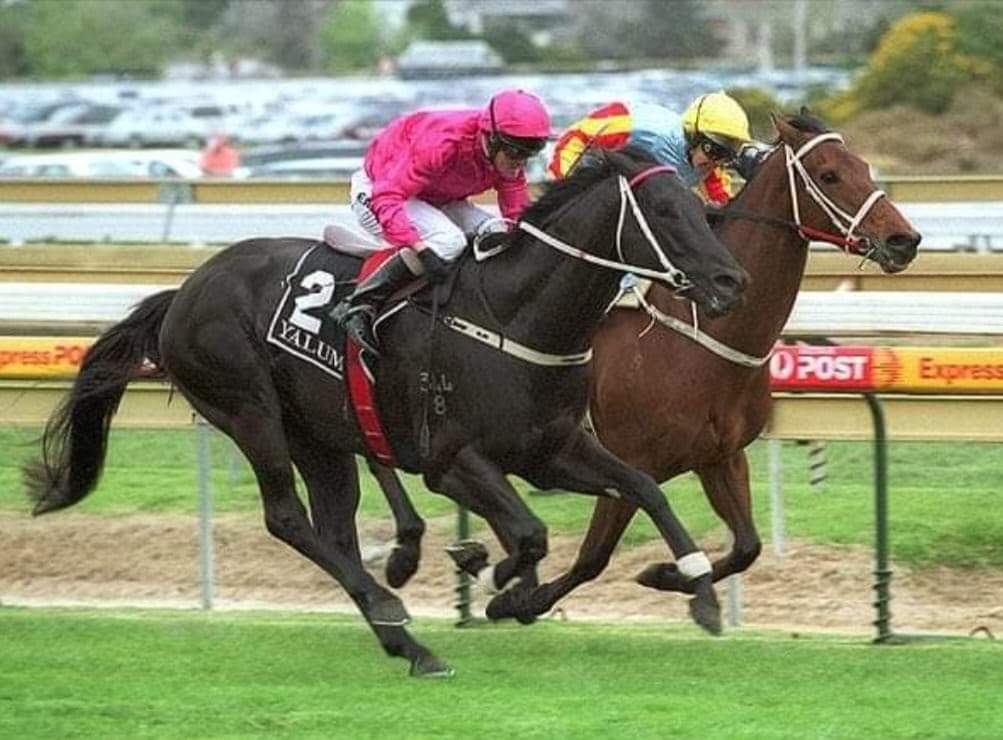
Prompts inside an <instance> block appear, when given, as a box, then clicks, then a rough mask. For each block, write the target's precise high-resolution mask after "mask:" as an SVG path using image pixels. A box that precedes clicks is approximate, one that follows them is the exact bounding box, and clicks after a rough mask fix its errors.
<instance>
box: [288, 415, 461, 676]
mask: <svg viewBox="0 0 1003 740" xmlns="http://www.w3.org/2000/svg"><path fill="white" fill-rule="evenodd" d="M289 443H290V448H291V449H292V457H293V460H294V461H295V463H296V467H297V468H298V469H299V471H300V474H301V475H302V476H303V481H304V482H305V483H306V487H307V492H308V495H309V501H310V518H311V520H312V522H313V528H314V531H316V532H317V535H318V537H320V538H321V539H322V540H323V541H325V542H330V543H331V544H333V545H334V546H335V547H336V548H338V550H340V551H341V552H342V553H343V554H344V556H345V557H346V558H348V559H349V560H350V561H351V562H352V566H353V568H356V569H359V570H363V569H364V566H363V564H362V558H361V555H360V553H359V533H358V528H357V527H356V524H355V516H356V512H357V511H358V506H359V476H358V471H357V469H356V466H355V456H354V455H352V454H346V453H343V452H339V451H337V450H333V449H330V448H329V447H328V446H326V445H324V444H323V442H321V441H319V440H316V439H313V438H312V437H309V436H307V435H306V433H305V432H304V433H303V435H302V436H296V435H292V436H291V437H290V440H289ZM353 598H354V597H353ZM356 603H357V604H358V606H359V608H360V609H362V610H363V612H365V606H366V605H365V604H364V603H362V602H360V601H359V600H357V599H356ZM370 626H371V627H372V629H373V631H374V632H375V633H376V637H377V639H379V641H380V644H381V645H382V646H383V649H384V650H385V651H386V652H387V654H388V655H392V656H395V657H401V658H405V659H407V660H408V661H409V662H410V664H411V674H412V675H414V676H422V677H429V676H447V675H450V674H451V673H452V669H451V668H450V667H449V666H448V665H447V664H446V663H445V662H443V661H442V660H441V659H439V658H438V657H436V656H435V655H434V654H433V653H432V652H431V651H430V650H429V649H428V648H426V647H425V646H424V645H422V644H421V643H419V642H417V641H416V640H415V639H414V638H413V637H412V636H411V635H410V634H409V633H408V631H407V630H406V629H404V627H403V626H397V625H383V624H378V623H374V622H372V621H370Z"/></svg>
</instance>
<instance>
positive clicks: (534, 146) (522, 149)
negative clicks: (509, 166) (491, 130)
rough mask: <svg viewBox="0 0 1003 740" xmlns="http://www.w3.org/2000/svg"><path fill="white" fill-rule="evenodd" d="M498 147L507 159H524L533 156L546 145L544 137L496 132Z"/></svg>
mask: <svg viewBox="0 0 1003 740" xmlns="http://www.w3.org/2000/svg"><path fill="white" fill-rule="evenodd" d="M496 136H497V137H498V147H499V148H500V149H501V150H502V151H503V152H505V156H507V157H508V158H509V159H518V160H526V159H530V158H531V157H535V156H536V155H537V154H539V153H540V152H542V151H543V147H545V146H546V145H547V140H546V139H524V138H521V137H518V136H506V135H504V134H496Z"/></svg>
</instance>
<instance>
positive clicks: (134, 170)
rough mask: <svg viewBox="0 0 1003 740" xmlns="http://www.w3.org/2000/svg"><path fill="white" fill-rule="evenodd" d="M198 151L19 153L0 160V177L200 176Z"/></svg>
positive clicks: (154, 177) (155, 177) (156, 177)
mask: <svg viewBox="0 0 1003 740" xmlns="http://www.w3.org/2000/svg"><path fill="white" fill-rule="evenodd" d="M201 175H202V169H201V168H200V167H199V165H198V153H197V152H190V151H185V150H181V151H175V150H167V151H159V152H158V151H144V152H135V151H118V152H64V153H60V154H23V155H17V156H13V157H9V158H8V159H5V160H3V162H0V178H17V177H94V178H104V177H110V178H134V177H144V178H153V179H163V178H184V179H190V178H195V177H201Z"/></svg>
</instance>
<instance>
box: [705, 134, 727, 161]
mask: <svg viewBox="0 0 1003 740" xmlns="http://www.w3.org/2000/svg"><path fill="white" fill-rule="evenodd" d="M699 146H700V151H702V152H703V153H704V154H706V155H707V156H708V157H710V158H711V159H713V160H714V161H715V162H732V161H734V159H735V152H734V151H732V150H731V149H729V148H728V147H726V146H723V145H721V144H718V143H717V142H716V141H713V140H712V139H707V138H702V139H700V144H699Z"/></svg>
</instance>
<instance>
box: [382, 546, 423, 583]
mask: <svg viewBox="0 0 1003 740" xmlns="http://www.w3.org/2000/svg"><path fill="white" fill-rule="evenodd" d="M419 558H420V553H419V552H418V550H417V549H413V548H410V547H398V548H396V549H395V550H394V551H393V552H392V553H390V557H389V559H388V560H387V567H386V575H387V583H388V584H390V587H391V588H400V587H401V586H403V585H404V584H405V583H407V582H408V581H410V580H411V576H413V575H414V574H415V573H417V572H418V560H419Z"/></svg>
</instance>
